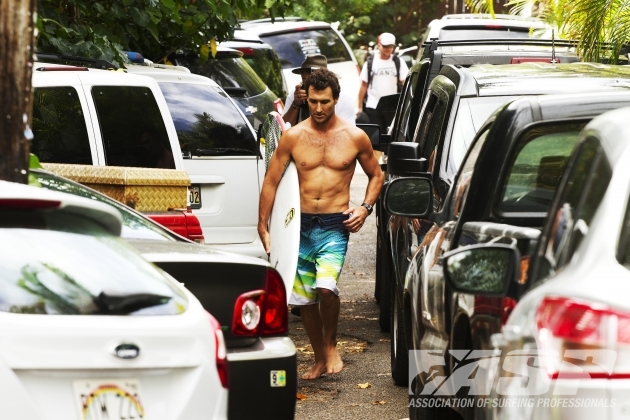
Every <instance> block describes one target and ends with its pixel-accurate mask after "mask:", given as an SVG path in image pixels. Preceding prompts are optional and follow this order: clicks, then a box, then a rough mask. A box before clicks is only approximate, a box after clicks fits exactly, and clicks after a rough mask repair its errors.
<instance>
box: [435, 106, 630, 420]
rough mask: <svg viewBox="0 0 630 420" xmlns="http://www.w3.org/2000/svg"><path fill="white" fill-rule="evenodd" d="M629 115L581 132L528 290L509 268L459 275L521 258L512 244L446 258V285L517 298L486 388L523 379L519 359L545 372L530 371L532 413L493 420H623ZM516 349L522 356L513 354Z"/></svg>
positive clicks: (518, 410)
mask: <svg viewBox="0 0 630 420" xmlns="http://www.w3.org/2000/svg"><path fill="white" fill-rule="evenodd" d="M628 118H630V108H623V109H618V110H615V111H610V112H607V113H605V114H603V115H601V116H599V117H596V118H595V119H594V120H593V121H591V122H590V123H589V124H588V125H587V126H586V127H585V128H584V130H583V131H582V133H581V135H580V138H579V141H578V144H577V146H576V148H575V150H574V152H573V154H572V156H571V159H570V160H569V163H568V164H567V170H566V171H565V174H564V175H563V177H562V180H561V182H560V184H559V186H558V190H557V193H556V195H555V197H554V200H553V202H552V204H551V207H550V211H549V217H548V218H547V219H546V222H545V224H544V226H543V228H542V233H541V235H540V239H539V241H538V243H537V244H536V246H535V251H534V252H533V253H532V254H531V259H530V260H529V261H530V270H529V272H528V274H529V278H528V280H527V282H526V283H525V285H521V283H522V281H521V280H522V275H519V273H518V271H516V272H510V268H509V267H508V266H506V265H504V264H497V265H495V266H489V265H488V264H487V263H486V262H483V263H481V264H479V265H478V266H479V267H480V268H481V269H483V270H484V271H485V272H486V273H487V277H486V278H485V280H482V281H481V282H478V280H481V279H480V278H476V279H473V278H472V276H471V275H470V273H464V272H461V271H459V268H458V266H457V263H456V262H455V261H456V260H458V259H459V260H461V263H462V264H469V263H473V264H476V263H480V262H481V261H480V260H479V257H480V256H481V254H482V253H485V256H486V257H488V258H490V259H492V260H494V261H507V260H506V258H507V259H510V258H515V259H514V261H523V258H526V256H525V254H523V253H521V252H519V250H518V249H517V248H515V247H512V246H505V245H504V248H503V249H501V250H500V249H499V245H493V244H489V243H485V244H480V245H476V246H471V247H468V248H467V249H468V251H466V248H461V249H458V250H457V251H453V252H452V253H451V254H450V256H449V257H445V262H444V267H445V270H446V274H447V279H448V280H449V284H450V285H451V287H453V288H454V290H456V291H457V292H458V293H464V294H470V293H473V294H475V295H478V296H480V297H486V298H489V299H497V297H498V298H503V299H506V298H514V299H519V298H520V301H519V303H518V304H517V305H516V307H515V308H514V310H513V311H512V313H511V315H510V316H509V318H508V320H507V323H506V324H505V325H504V326H503V330H502V331H501V332H497V334H494V335H493V336H492V347H494V348H495V349H496V350H497V353H496V354H500V358H499V360H498V364H497V366H498V367H504V368H505V370H503V369H500V368H499V369H497V370H496V371H492V370H490V371H489V372H488V375H487V381H488V384H492V385H493V389H495V390H496V389H497V388H496V387H497V382H496V381H497V378H495V376H496V377H499V376H503V377H508V375H509V372H513V373H517V374H520V373H525V370H524V369H525V368H526V367H525V366H524V364H523V363H522V362H521V363H519V361H525V360H526V359H527V360H532V361H534V364H533V365H534V366H539V367H540V369H541V371H540V372H541V375H536V374H534V373H535V372H534V371H532V372H530V374H527V373H525V374H526V375H527V376H528V378H529V381H528V384H527V389H537V390H539V392H537V393H535V394H536V395H527V397H528V398H533V404H532V407H502V408H499V407H496V408H494V409H493V408H492V407H487V408H486V410H485V413H484V418H486V419H513V418H521V419H540V418H551V417H561V418H571V419H587V418H613V419H614V418H621V417H623V415H624V414H623V412H624V407H626V406H627V405H628V403H629V401H628V395H630V393H629V392H628V391H629V390H630V381H629V380H628V373H629V363H628V352H627V345H628V336H629V334H630V329H629V326H630V323H629V322H628V320H629V319H630V306H629V305H628V301H627V299H626V296H627V292H628V280H630V272H629V271H628V270H629V269H630V248H629V244H630V240H629V238H630V236H629V234H630V232H629V227H630V220H629V217H630V213H629V211H628V209H629V208H630V204H629V203H630V197H629V196H628V191H630V172H629V171H628V165H627V162H628V159H629V158H630V148H629V147H628V146H630V142H629V141H628V138H629V136H630V130H628V127H627V121H628ZM523 293H525V295H524V296H523ZM521 296H522V297H521ZM499 351H500V353H499ZM510 351H516V352H520V353H521V354H523V357H506V356H507V354H508V353H509V352H510ZM554 352H556V353H554ZM543 353H545V354H546V355H547V357H543ZM513 354H514V353H513ZM602 356H603V357H602ZM589 358H591V360H592V363H589V362H590V360H589ZM526 363H527V362H526ZM588 378H590V379H588ZM504 382H505V381H504ZM506 383H508V382H506ZM501 391H502V394H504V395H505V396H506V397H512V396H513V395H514V393H515V392H521V393H522V390H516V389H514V388H513V387H511V386H509V385H508V386H506V387H503V388H501ZM492 396H496V392H493V395H492ZM544 398H554V399H562V398H571V399H573V400H574V401H578V402H579V401H584V400H588V399H591V400H592V399H599V398H604V399H606V400H607V401H608V402H609V405H610V401H611V400H613V401H615V403H614V404H612V406H610V407H608V408H603V407H598V406H597V405H591V404H589V405H582V406H577V405H576V406H574V407H568V406H558V407H555V408H551V407H550V406H549V404H544V401H543V403H540V402H539V401H541V400H542V399H544Z"/></svg>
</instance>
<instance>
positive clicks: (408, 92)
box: [394, 72, 419, 141]
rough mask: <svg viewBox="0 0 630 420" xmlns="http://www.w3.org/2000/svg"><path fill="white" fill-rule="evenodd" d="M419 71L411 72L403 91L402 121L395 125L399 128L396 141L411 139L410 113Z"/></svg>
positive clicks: (395, 134)
mask: <svg viewBox="0 0 630 420" xmlns="http://www.w3.org/2000/svg"><path fill="white" fill-rule="evenodd" d="M418 75H419V73H418V72H413V73H411V78H410V79H409V78H408V79H407V80H406V82H405V86H404V88H403V93H402V95H403V96H402V108H401V111H400V116H399V118H400V122H397V123H396V124H395V126H396V127H397V128H398V132H397V133H394V136H395V140H394V141H411V138H407V137H408V136H409V137H411V133H409V129H408V127H409V115H410V113H411V104H412V101H413V97H414V92H415V90H416V85H417V84H418Z"/></svg>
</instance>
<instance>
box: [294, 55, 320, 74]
mask: <svg viewBox="0 0 630 420" xmlns="http://www.w3.org/2000/svg"><path fill="white" fill-rule="evenodd" d="M327 67H328V60H327V59H326V56H325V55H321V54H312V55H307V56H306V60H304V61H303V62H302V65H301V66H300V67H297V68H295V69H293V70H291V72H293V73H295V74H300V73H302V70H306V69H310V70H317V69H325V68H327Z"/></svg>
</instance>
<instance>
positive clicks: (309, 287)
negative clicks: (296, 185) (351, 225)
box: [289, 213, 350, 305]
mask: <svg viewBox="0 0 630 420" xmlns="http://www.w3.org/2000/svg"><path fill="white" fill-rule="evenodd" d="M348 218H349V216H348V215H344V214H342V213H330V214H309V213H302V215H301V220H300V223H301V224H300V252H299V257H298V267H297V272H296V274H295V281H294V282H293V291H292V292H291V297H290V298H289V304H291V305H310V304H313V303H317V302H318V301H319V295H318V294H317V288H324V289H328V290H331V291H333V292H334V293H335V294H336V295H337V296H339V289H338V288H337V281H338V279H339V275H340V274H341V267H343V263H344V261H345V259H346V251H347V250H348V239H349V238H350V232H348V230H347V229H346V227H345V226H344V225H343V222H344V221H345V220H348Z"/></svg>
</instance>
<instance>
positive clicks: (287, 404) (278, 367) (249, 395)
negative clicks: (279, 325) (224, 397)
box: [228, 337, 297, 420]
mask: <svg viewBox="0 0 630 420" xmlns="http://www.w3.org/2000/svg"><path fill="white" fill-rule="evenodd" d="M228 362H229V375H230V392H229V394H228V418H229V419H230V420H238V419H292V418H293V417H294V415H295V398H296V397H295V395H296V393H297V357H296V350H295V346H294V344H293V342H292V341H291V339H290V338H288V337H274V338H263V339H261V340H260V341H258V342H257V343H256V344H255V345H253V346H249V347H246V348H235V349H229V350H228ZM279 371H280V372H279ZM281 372H283V373H281ZM274 375H275V376H274ZM282 376H284V380H283V378H282ZM272 383H274V384H275V386H272Z"/></svg>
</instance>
